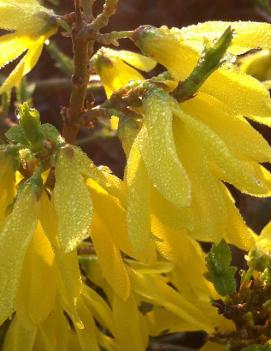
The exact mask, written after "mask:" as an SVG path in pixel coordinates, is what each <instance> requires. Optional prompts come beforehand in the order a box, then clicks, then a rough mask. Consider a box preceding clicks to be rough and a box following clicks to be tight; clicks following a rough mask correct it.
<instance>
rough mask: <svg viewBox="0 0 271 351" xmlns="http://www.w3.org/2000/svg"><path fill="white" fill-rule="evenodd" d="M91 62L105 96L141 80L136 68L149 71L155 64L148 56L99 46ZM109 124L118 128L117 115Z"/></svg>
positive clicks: (113, 127) (141, 77)
mask: <svg viewBox="0 0 271 351" xmlns="http://www.w3.org/2000/svg"><path fill="white" fill-rule="evenodd" d="M91 62H92V64H93V67H94V69H95V71H96V73H97V74H98V75H99V76H100V79H101V81H102V83H103V87H104V89H105V92H106V95H107V98H110V96H111V95H112V94H113V93H114V92H115V91H116V90H118V89H120V88H121V87H123V86H125V85H126V84H128V83H129V82H131V81H143V80H144V77H143V76H142V74H141V73H139V72H138V70H140V71H143V72H149V71H151V70H152V69H154V67H155V66H156V62H155V61H154V60H152V59H151V58H149V57H146V56H143V55H140V54H136V53H134V52H131V51H126V50H119V51H117V50H112V49H109V48H101V49H100V50H99V51H98V52H97V53H96V54H95V55H94V56H93V58H92V60H91ZM133 67H134V68H133ZM135 68H136V69H135ZM111 126H112V129H114V130H115V129H117V128H118V117H116V116H112V117H111Z"/></svg>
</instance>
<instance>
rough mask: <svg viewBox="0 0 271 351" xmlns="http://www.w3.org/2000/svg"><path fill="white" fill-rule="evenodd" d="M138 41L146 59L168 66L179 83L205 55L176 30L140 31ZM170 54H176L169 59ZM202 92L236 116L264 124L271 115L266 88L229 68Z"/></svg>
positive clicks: (213, 77) (215, 75) (214, 76)
mask: <svg viewBox="0 0 271 351" xmlns="http://www.w3.org/2000/svg"><path fill="white" fill-rule="evenodd" d="M222 33H223V31H222V32H221V34H222ZM134 40H135V43H136V44H137V45H138V46H139V47H140V48H141V50H142V51H143V52H144V53H145V54H146V55H148V56H150V57H152V58H153V59H154V60H156V61H157V62H159V63H160V64H162V65H163V66H165V67H166V68H167V70H168V71H169V72H170V73H171V75H172V77H173V78H174V79H176V80H177V81H182V80H184V79H185V78H187V76H188V75H189V74H190V73H191V72H192V69H193V68H194V67H195V66H196V64H197V62H198V60H199V57H200V53H201V52H202V50H200V51H199V50H197V49H195V48H193V47H192V46H189V45H188V44H187V41H185V40H182V38H181V35H180V34H179V32H178V31H177V32H176V29H172V30H170V29H168V28H167V27H161V28H155V27H143V28H139V29H138V31H137V33H136V34H135V37H134ZM260 44H261V43H259V44H258V42H257V41H255V42H252V43H251V45H253V47H254V48H255V47H258V46H259V45H260ZM168 52H171V53H172V54H171V55H168ZM180 57H181V58H182V64H181V65H180ZM221 87H223V88H221ZM199 91H201V92H204V93H207V94H209V95H212V96H213V97H215V98H217V99H218V100H220V101H221V102H223V103H225V104H226V105H228V106H229V107H230V108H231V110H232V114H234V115H238V114H239V115H244V116H246V117H249V118H252V119H258V118H260V120H261V121H262V123H264V118H267V117H269V116H270V113H271V102H270V98H269V93H268V90H267V89H266V88H265V87H264V85H263V84H261V83H260V82H259V81H257V80H256V79H255V78H253V77H251V76H248V75H246V74H245V73H243V72H240V71H238V70H237V69H235V68H234V67H231V66H230V67H228V66H226V65H225V66H221V67H220V68H219V69H217V70H216V71H215V72H214V73H213V74H212V75H211V76H210V77H209V78H208V79H207V80H206V82H205V83H204V84H203V85H202V87H201V88H200V89H199Z"/></svg>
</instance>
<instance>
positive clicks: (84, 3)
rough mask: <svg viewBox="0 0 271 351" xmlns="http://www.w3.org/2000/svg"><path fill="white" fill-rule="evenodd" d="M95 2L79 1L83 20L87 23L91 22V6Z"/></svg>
mask: <svg viewBox="0 0 271 351" xmlns="http://www.w3.org/2000/svg"><path fill="white" fill-rule="evenodd" d="M95 2H96V0H81V6H82V8H83V11H84V15H85V19H86V21H87V22H88V23H90V22H91V21H93V18H94V17H93V5H94V3H95Z"/></svg>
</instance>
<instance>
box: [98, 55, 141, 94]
mask: <svg viewBox="0 0 271 351" xmlns="http://www.w3.org/2000/svg"><path fill="white" fill-rule="evenodd" d="M96 57H97V58H96V60H95V70H96V72H97V74H99V76H100V78H101V81H102V83H103V86H104V88H105V91H106V95H107V97H108V98H109V97H110V96H111V95H112V94H113V93H114V92H115V91H116V90H118V89H120V88H122V87H123V86H125V85H127V84H128V83H129V82H130V81H133V80H140V81H141V80H144V77H143V76H142V75H141V74H140V73H139V72H138V71H137V70H136V69H134V68H132V67H131V66H129V65H128V64H126V63H125V62H123V61H122V59H121V58H120V57H119V55H118V54H117V52H116V51H114V50H111V49H106V48H102V49H101V50H100V51H98V53H97V55H96ZM129 59H130V60H131V57H130V58H129V57H128V55H127V60H129Z"/></svg>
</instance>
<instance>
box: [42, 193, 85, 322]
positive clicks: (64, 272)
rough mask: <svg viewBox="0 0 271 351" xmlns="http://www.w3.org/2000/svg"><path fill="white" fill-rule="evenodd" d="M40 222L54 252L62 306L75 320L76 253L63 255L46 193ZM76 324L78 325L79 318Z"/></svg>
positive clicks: (79, 283) (78, 281) (78, 290)
mask: <svg viewBox="0 0 271 351" xmlns="http://www.w3.org/2000/svg"><path fill="white" fill-rule="evenodd" d="M40 222H41V225H42V228H43V230H44V232H45V233H46V235H47V237H48V238H49V240H50V242H51V244H52V246H53V249H54V252H55V259H56V265H57V269H58V282H59V289H60V299H61V301H62V303H63V305H64V306H66V308H67V309H69V312H70V310H71V312H70V313H71V315H73V319H75V317H76V315H77V313H76V311H75V308H76V304H77V300H78V297H79V295H80V293H81V290H82V281H81V276H80V270H79V263H78V258H77V253H76V251H72V252H70V253H68V254H64V252H63V250H62V248H61V245H60V242H59V236H58V232H57V228H58V222H57V217H56V213H55V209H54V207H53V203H52V201H50V200H49V198H48V196H47V194H46V193H43V194H42V196H41V209H40ZM77 317H78V316H77ZM78 323H80V321H79V317H78Z"/></svg>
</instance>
